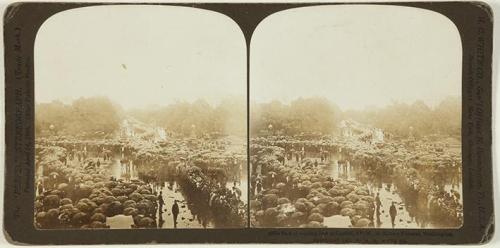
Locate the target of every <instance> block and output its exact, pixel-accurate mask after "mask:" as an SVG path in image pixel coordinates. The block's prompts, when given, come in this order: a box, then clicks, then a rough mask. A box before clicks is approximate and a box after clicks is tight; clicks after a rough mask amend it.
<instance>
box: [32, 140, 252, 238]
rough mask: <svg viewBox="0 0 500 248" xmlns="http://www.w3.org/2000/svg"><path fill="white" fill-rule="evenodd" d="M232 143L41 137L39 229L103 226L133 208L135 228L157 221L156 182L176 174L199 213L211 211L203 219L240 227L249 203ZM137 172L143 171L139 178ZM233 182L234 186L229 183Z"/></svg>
mask: <svg viewBox="0 0 500 248" xmlns="http://www.w3.org/2000/svg"><path fill="white" fill-rule="evenodd" d="M229 143H230V142H229V141H227V140H212V141H209V140H196V139H183V140H176V141H170V142H163V143H151V142H145V141H143V140H133V141H132V140H112V139H110V140H88V141H84V140H77V139H72V138H69V137H57V138H56V137H53V138H44V139H38V140H37V142H36V144H37V146H36V151H37V152H36V168H37V173H38V180H37V192H38V193H37V198H36V200H35V206H36V207H35V216H36V218H35V223H36V225H37V226H38V227H40V228H106V227H109V226H107V225H106V217H113V216H116V215H125V216H129V215H130V216H132V217H133V220H134V224H133V226H132V227H136V228H141V227H146V228H154V227H157V226H158V224H160V223H157V220H156V218H155V216H156V215H157V213H158V211H161V209H162V207H161V205H162V204H163V202H162V200H160V198H161V197H160V195H159V194H160V190H159V188H158V186H159V185H163V184H164V183H165V182H166V181H170V182H171V181H175V182H176V183H177V184H179V185H181V190H182V192H183V194H184V195H185V197H186V199H187V200H188V205H190V206H193V205H200V206H203V207H206V208H208V210H206V209H205V210H199V211H198V212H205V213H207V214H205V217H204V218H205V219H206V218H210V221H211V222H213V224H214V225H215V226H224V227H236V226H243V225H245V223H244V221H245V220H246V218H245V217H244V215H245V214H246V213H245V210H246V207H245V206H246V205H245V203H244V202H243V201H242V200H241V195H242V192H241V190H240V189H239V188H238V187H236V186H237V185H238V186H239V184H241V180H242V177H243V173H244V171H243V170H242V164H244V163H245V160H246V157H245V156H243V155H241V154H238V153H237V152H227V151H226V146H228V145H229ZM235 150H238V149H235ZM240 150H243V151H239V150H238V152H240V153H241V152H244V149H240ZM115 160H119V163H120V165H121V172H122V177H121V178H119V179H117V178H115V177H110V175H112V173H111V172H110V171H109V169H110V168H109V165H110V164H111V163H113V162H116V161H115ZM132 171H134V172H135V173H136V174H137V175H138V176H137V177H136V178H135V179H133V178H132V177H131V172H132ZM193 171H196V176H195V174H193ZM214 171H215V172H217V173H214ZM127 175H128V176H127ZM229 182H231V185H233V187H230V188H229V189H228V187H227V185H228V184H229ZM214 199H215V200H214ZM176 204H177V203H176ZM173 208H174V207H173ZM194 208H198V209H200V207H199V206H198V207H194ZM195 211H196V210H195ZM160 216H161V213H160ZM205 222H206V221H205ZM204 226H206V223H205V224H204Z"/></svg>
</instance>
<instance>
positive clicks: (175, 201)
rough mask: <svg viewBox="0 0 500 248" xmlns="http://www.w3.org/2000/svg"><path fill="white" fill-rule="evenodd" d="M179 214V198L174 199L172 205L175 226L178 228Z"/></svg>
mask: <svg viewBox="0 0 500 248" xmlns="http://www.w3.org/2000/svg"><path fill="white" fill-rule="evenodd" d="M177 215H179V205H177V200H174V204H173V205H172V216H173V218H174V228H177Z"/></svg>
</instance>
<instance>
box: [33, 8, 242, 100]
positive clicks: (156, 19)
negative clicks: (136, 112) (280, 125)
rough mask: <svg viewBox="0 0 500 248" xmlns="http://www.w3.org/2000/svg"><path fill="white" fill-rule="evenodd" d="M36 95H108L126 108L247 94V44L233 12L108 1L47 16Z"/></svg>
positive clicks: (38, 49) (39, 39)
mask: <svg viewBox="0 0 500 248" xmlns="http://www.w3.org/2000/svg"><path fill="white" fill-rule="evenodd" d="M34 57H35V58H34V63H35V100H36V102H50V101H52V100H54V99H59V100H68V101H71V100H74V99H76V98H78V97H85V96H93V95H105V96H108V97H109V98H110V99H111V100H112V101H114V102H116V103H118V104H120V105H122V106H123V107H125V108H135V107H144V106H148V105H165V104H170V103H172V102H174V101H176V100H182V101H194V100H196V99H200V98H202V99H204V100H206V101H208V102H209V103H216V102H218V101H219V99H220V98H221V97H222V96H233V95H237V96H242V97H245V96H246V70H247V65H246V42H245V38H244V35H243V33H242V31H241V29H240V27H239V26H238V25H237V24H236V23H235V22H234V21H233V20H232V19H231V18H229V17H228V16H226V15H224V14H221V13H218V12H215V11H209V10H203V9H198V8H192V7H181V6H158V5H107V6H91V7H82V8H76V9H71V10H66V11H63V12H60V13H57V14H55V15H53V16H52V17H50V18H49V19H47V20H46V21H45V22H44V23H43V24H42V26H41V27H40V29H39V31H38V33H37V36H36V41H35V52H34Z"/></svg>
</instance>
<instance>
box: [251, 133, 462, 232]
mask: <svg viewBox="0 0 500 248" xmlns="http://www.w3.org/2000/svg"><path fill="white" fill-rule="evenodd" d="M251 144H252V145H251V149H250V155H251V161H250V162H251V170H252V174H251V179H250V180H251V187H250V192H251V195H252V198H251V206H253V207H252V211H251V215H252V219H253V220H254V223H252V224H253V225H254V226H261V227H266V226H275V225H277V226H282V225H284V223H287V224H286V225H288V226H297V225H298V226H301V225H302V226H322V225H323V223H322V222H319V223H320V224H319V225H318V224H317V223H312V224H311V222H310V220H309V219H306V220H304V221H303V222H293V221H292V222H286V221H284V220H287V218H292V216H293V215H294V214H296V213H299V212H300V214H298V215H304V216H309V217H310V216H311V215H312V214H320V215H322V217H329V216H332V215H346V216H349V217H350V219H351V224H352V226H363V225H364V224H365V223H366V225H368V226H375V227H377V226H380V224H381V223H380V219H379V216H380V211H379V209H380V206H381V205H382V202H381V201H380V200H378V199H377V195H376V192H379V191H380V190H381V188H382V181H389V182H391V183H393V187H394V189H391V190H392V192H393V193H398V194H401V196H402V198H404V202H402V203H398V202H389V203H388V204H385V206H384V207H385V208H387V209H383V211H382V212H384V213H388V214H389V217H390V219H391V224H392V226H393V227H394V226H396V225H397V223H396V221H395V219H396V216H398V210H400V209H405V211H410V213H408V214H409V215H410V217H411V216H415V215H418V214H420V213H421V212H425V214H426V215H427V216H428V217H426V218H427V219H430V220H431V222H433V223H432V224H433V225H435V226H438V227H455V226H460V225H461V222H462V221H463V219H462V218H463V217H462V216H463V207H462V199H461V197H460V192H459V184H460V183H459V182H460V181H461V170H460V168H461V159H460V152H459V151H458V152H455V151H453V150H451V149H448V148H449V146H448V145H447V144H443V143H439V142H430V141H428V140H415V139H413V140H411V141H407V140H399V141H396V140H391V141H390V142H383V143H372V142H369V141H366V140H363V139H349V140H347V139H342V138H339V137H327V136H323V137H322V136H318V137H314V138H311V137H308V138H303V137H289V136H266V137H255V138H253V139H252V140H251ZM332 167H333V168H334V169H333V170H332V169H331V168H332ZM312 179H314V181H313V180H312ZM449 179H452V180H449ZM343 184H348V185H351V186H349V187H350V188H352V189H351V190H347V191H342V190H341V191H340V192H344V193H345V194H343V195H342V194H341V195H340V196H344V197H346V196H347V194H351V193H352V191H355V192H357V190H360V191H366V193H368V194H367V195H366V194H364V193H363V194H361V195H358V196H361V197H363V196H367V197H365V199H364V200H365V201H364V202H361V203H360V204H358V205H360V206H357V208H355V209H354V211H350V210H346V208H345V207H349V206H350V204H351V203H352V204H356V203H358V200H359V199H357V198H356V197H354V198H353V199H355V201H353V200H352V199H351V200H349V199H344V198H337V200H338V201H339V202H336V201H334V200H333V199H332V198H336V197H338V196H339V191H338V190H333V192H332V191H331V189H332V187H333V188H334V187H336V186H338V185H343ZM373 184H376V187H372V185H373ZM447 184H449V185H451V189H448V188H445V185H447ZM348 191H349V192H348ZM392 192H391V193H392ZM318 194H319V198H321V199H324V200H323V203H327V204H330V205H329V206H336V205H334V204H331V203H332V202H336V203H337V204H339V207H338V208H337V211H332V210H331V209H329V208H326V209H325V205H323V204H321V203H320V204H317V203H315V201H314V199H315V198H318V196H317V195H318ZM276 197H277V199H281V200H280V201H281V202H282V203H280V204H276V205H272V206H269V205H267V206H266V205H264V204H263V203H264V202H263V200H264V199H268V198H276ZM304 198H305V199H306V200H307V202H310V203H312V205H311V204H310V208H306V209H302V211H300V210H299V209H298V208H297V206H294V204H297V203H298V202H299V203H300V202H303V201H304ZM358 198H359V197H358ZM341 200H342V201H341ZM343 201H345V202H343ZM289 203H291V204H292V205H293V206H292V207H290V206H289V205H288V204H289ZM393 203H395V204H396V205H394V204H393ZM405 203H406V204H407V205H408V206H405ZM299 206H300V204H299ZM414 206H416V207H414ZM269 208H272V209H274V210H268V209H269ZM315 208H317V210H313V209H315ZM275 210H276V211H275ZM311 210H313V212H311ZM287 211H288V212H287ZM266 212H268V213H269V214H270V213H273V214H275V216H269V215H266ZM287 213H288V214H287ZM278 216H279V218H278V219H279V220H280V221H281V222H280V221H278V222H276V217H278ZM315 216H316V220H319V219H320V218H317V215H315ZM266 218H270V219H272V220H275V221H274V222H272V221H271V222H270V221H269V220H267V221H266ZM412 218H413V217H412ZM417 218H418V217H417ZM292 219H293V218H292ZM360 219H365V220H363V221H362V222H361V223H360V224H358V221H359V220H360ZM308 221H309V222H308ZM401 221H402V220H401ZM361 224H363V225H361ZM419 227H424V225H420V226H419Z"/></svg>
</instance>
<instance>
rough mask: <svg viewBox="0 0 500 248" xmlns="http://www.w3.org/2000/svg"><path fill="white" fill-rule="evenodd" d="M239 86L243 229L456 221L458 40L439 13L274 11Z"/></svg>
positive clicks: (367, 8) (459, 202)
mask: <svg viewBox="0 0 500 248" xmlns="http://www.w3.org/2000/svg"><path fill="white" fill-rule="evenodd" d="M431 27H432V28H431ZM249 84H250V158H249V159H250V160H249V164H250V169H251V174H250V201H249V205H250V222H251V224H250V225H251V227H255V228H286V227H294V228H386V229H390V228H397V229H420V228H425V229H456V228H460V227H461V226H462V224H463V219H464V218H463V215H464V214H463V211H464V210H463V196H462V193H463V192H462V191H463V190H462V136H461V135H462V44H461V39H460V34H459V31H458V29H457V27H456V26H455V24H453V22H451V21H450V20H449V19H448V18H447V17H445V16H444V15H441V14H439V13H437V12H433V11H429V10H424V9H419V8H413V7H403V6H383V5H337V6H313V7H302V8H293V9H289V10H284V11H280V12H276V13H274V14H272V15H270V16H268V17H267V18H265V19H264V20H263V21H262V22H261V23H259V25H258V26H257V28H256V30H255V32H254V33H253V36H252V40H251V42H250V83H249Z"/></svg>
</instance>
